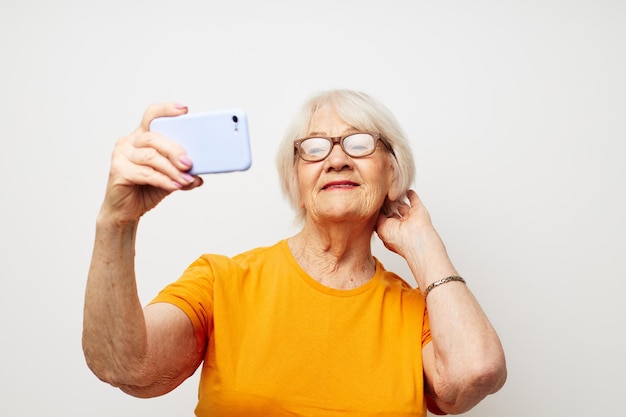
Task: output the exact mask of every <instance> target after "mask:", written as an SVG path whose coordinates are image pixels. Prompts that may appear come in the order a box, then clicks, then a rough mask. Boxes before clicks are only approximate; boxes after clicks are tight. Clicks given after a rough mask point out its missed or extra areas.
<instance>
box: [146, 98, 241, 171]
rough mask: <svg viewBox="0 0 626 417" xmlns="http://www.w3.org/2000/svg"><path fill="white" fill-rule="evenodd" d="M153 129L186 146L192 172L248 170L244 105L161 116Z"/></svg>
mask: <svg viewBox="0 0 626 417" xmlns="http://www.w3.org/2000/svg"><path fill="white" fill-rule="evenodd" d="M150 130H151V131H155V132H159V133H161V134H162V135H165V136H167V137H169V138H170V139H172V140H174V141H176V142H178V143H180V144H181V145H182V146H183V147H184V148H185V151H186V152H187V155H188V156H189V157H190V158H191V161H192V162H193V166H192V167H191V169H190V170H189V173H190V174H192V175H201V174H215V173H222V172H233V171H245V170H247V169H249V168H250V165H251V164H252V157H251V153H250V138H249V134H248V119H247V115H246V113H245V112H244V111H243V110H241V109H227V110H218V111H212V112H204V113H195V114H185V115H182V116H176V117H160V118H157V119H154V120H153V121H152V122H151V123H150Z"/></svg>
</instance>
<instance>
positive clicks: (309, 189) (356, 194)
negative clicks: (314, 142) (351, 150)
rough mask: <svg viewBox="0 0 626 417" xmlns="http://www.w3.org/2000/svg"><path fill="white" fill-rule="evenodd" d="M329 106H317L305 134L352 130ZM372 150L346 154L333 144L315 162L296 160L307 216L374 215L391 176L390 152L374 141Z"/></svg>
mask: <svg viewBox="0 0 626 417" xmlns="http://www.w3.org/2000/svg"><path fill="white" fill-rule="evenodd" d="M356 131H358V129H356V128H355V127H353V126H350V125H348V124H347V123H346V122H345V121H343V120H342V119H341V118H340V117H339V116H338V115H337V113H336V111H335V109H334V108H332V107H329V106H325V107H321V108H319V109H318V110H317V111H316V112H315V114H314V115H313V117H312V118H311V123H310V125H309V131H308V136H313V135H319V136H325V137H335V136H342V135H346V134H348V133H351V132H356ZM376 146H377V148H376V151H375V152H374V153H373V154H371V155H369V156H366V157H363V158H352V157H350V156H348V155H346V154H345V153H344V152H343V150H342V149H341V146H339V145H338V144H336V145H335V146H333V148H332V151H331V152H330V155H328V157H327V158H326V159H324V160H322V161H319V162H307V161H303V160H302V159H299V161H298V162H297V167H296V169H297V176H298V188H299V190H300V204H301V205H302V207H304V208H305V210H306V213H307V217H309V218H311V219H313V220H314V221H316V222H319V221H344V220H346V221H355V220H357V219H359V220H363V219H375V218H376V217H377V216H378V212H379V211H380V208H381V206H382V205H383V202H384V201H385V197H387V195H388V194H389V192H390V188H391V183H392V181H391V179H392V177H393V164H392V162H391V159H390V158H391V154H390V153H389V152H388V151H387V150H386V149H385V147H384V145H383V144H382V143H381V142H380V141H378V142H377V145H376Z"/></svg>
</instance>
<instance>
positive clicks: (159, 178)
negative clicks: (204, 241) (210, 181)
mask: <svg viewBox="0 0 626 417" xmlns="http://www.w3.org/2000/svg"><path fill="white" fill-rule="evenodd" d="M185 113H187V107H185V106H181V105H178V104H176V103H162V104H153V105H151V106H150V107H148V109H147V110H146V111H145V113H144V115H143V118H142V120H141V125H140V126H139V127H138V128H137V129H135V130H134V131H133V132H132V133H131V134H129V135H127V136H124V137H122V138H121V139H120V140H118V142H117V143H116V145H115V148H114V149H113V155H112V158H111V170H110V172H109V180H108V183H107V189H106V195H105V199H104V203H103V205H102V208H101V211H100V216H101V217H102V216H106V218H107V219H108V220H110V221H113V222H115V223H117V224H123V223H127V222H136V221H138V220H139V218H140V217H141V216H142V215H143V214H144V213H146V212H147V211H149V210H150V209H152V208H154V207H155V206H156V205H157V204H158V203H159V202H160V201H161V200H162V199H163V198H165V197H166V196H167V195H169V194H170V193H171V192H173V191H176V190H179V189H184V190H190V189H193V188H196V187H199V186H201V185H202V183H203V181H202V178H200V177H198V176H191V175H190V174H188V173H187V172H186V171H187V170H189V168H191V160H190V159H189V157H188V156H187V154H186V153H185V149H184V148H183V147H182V146H181V145H179V144H178V143H176V142H174V141H173V140H171V139H169V138H167V137H165V136H163V135H160V134H159V133H157V132H151V131H150V122H151V121H152V120H153V119H156V118H157V117H165V116H168V117H172V116H180V115H182V114H185Z"/></svg>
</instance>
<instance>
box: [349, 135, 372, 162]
mask: <svg viewBox="0 0 626 417" xmlns="http://www.w3.org/2000/svg"><path fill="white" fill-rule="evenodd" d="M343 148H344V149H345V150H346V152H347V153H348V155H350V156H354V157H359V156H367V155H370V154H371V153H373V152H374V149H375V148H376V140H375V139H374V136H372V135H370V134H369V133H356V134H354V135H350V136H348V137H346V138H345V139H344V140H343Z"/></svg>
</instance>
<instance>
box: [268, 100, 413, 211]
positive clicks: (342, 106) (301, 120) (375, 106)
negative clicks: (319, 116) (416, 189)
mask: <svg viewBox="0 0 626 417" xmlns="http://www.w3.org/2000/svg"><path fill="white" fill-rule="evenodd" d="M325 106H331V107H332V108H333V109H335V111H336V112H337V114H338V115H339V117H341V119H342V120H343V121H345V122H346V123H347V124H349V125H351V126H352V127H354V128H356V129H359V130H363V131H370V132H378V133H380V134H381V136H382V137H384V138H385V139H386V140H387V142H389V144H390V145H391V148H392V149H393V152H394V154H395V158H394V156H393V155H392V154H391V153H390V154H389V156H390V158H392V163H393V169H394V176H393V185H394V186H395V189H396V190H398V192H399V194H398V198H397V199H395V200H394V201H391V200H389V198H387V199H386V200H385V202H384V203H383V206H382V207H381V211H382V212H383V213H384V214H387V215H391V214H393V213H397V208H398V206H399V205H400V204H401V203H402V202H403V201H404V200H405V199H406V192H407V191H408V190H409V188H410V187H411V184H412V183H413V180H414V178H415V162H414V160H413V154H412V152H411V148H410V145H409V141H408V139H407V137H406V135H405V133H404V132H403V130H402V128H401V127H400V124H399V123H398V121H397V120H396V118H395V117H394V115H393V114H392V113H391V112H390V111H389V109H387V107H385V106H384V105H383V104H381V103H380V102H378V101H377V100H375V99H374V98H372V97H371V96H369V95H367V94H365V93H363V92H359V91H354V90H347V89H336V90H328V91H322V92H319V93H317V94H315V95H313V96H311V97H310V98H309V99H308V100H307V101H306V102H305V103H304V105H303V106H302V108H301V109H300V111H299V112H298V113H297V114H296V116H295V117H294V119H293V121H292V123H291V125H290V126H289V128H288V129H287V131H286V132H285V135H284V137H283V140H282V142H281V144H280V147H279V149H278V155H277V156H276V165H277V168H278V174H279V177H280V182H281V186H282V190H283V193H284V194H285V196H286V198H287V199H288V200H289V203H290V204H291V206H292V207H293V209H294V210H295V211H296V221H298V222H302V221H304V218H305V216H306V211H305V209H304V208H303V207H300V205H299V201H300V200H299V198H300V193H299V190H298V179H297V170H296V164H297V163H298V158H299V157H298V155H297V153H296V151H295V148H294V145H293V141H294V140H296V139H300V138H303V137H305V136H306V135H307V134H308V129H309V126H310V122H311V119H312V117H313V115H314V114H315V112H316V111H317V110H318V109H320V108H322V107H325Z"/></svg>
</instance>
